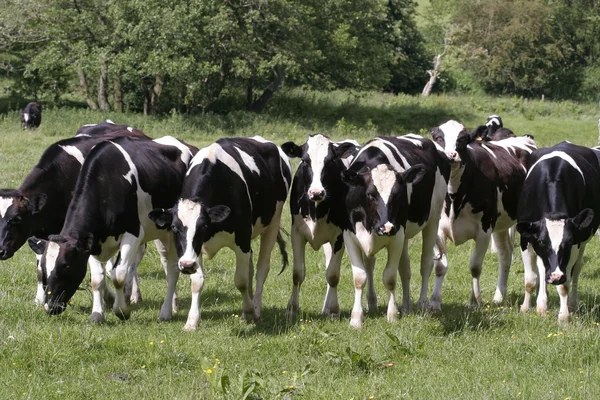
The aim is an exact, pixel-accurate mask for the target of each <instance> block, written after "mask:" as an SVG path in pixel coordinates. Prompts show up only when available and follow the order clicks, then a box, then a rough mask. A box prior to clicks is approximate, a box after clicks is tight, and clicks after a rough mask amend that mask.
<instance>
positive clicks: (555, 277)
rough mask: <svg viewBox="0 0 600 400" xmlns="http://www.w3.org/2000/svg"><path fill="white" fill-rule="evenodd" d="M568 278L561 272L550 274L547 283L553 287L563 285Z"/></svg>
mask: <svg viewBox="0 0 600 400" xmlns="http://www.w3.org/2000/svg"><path fill="white" fill-rule="evenodd" d="M566 280H567V277H566V276H565V274H563V273H562V272H560V271H556V272H553V273H551V274H550V279H547V282H548V283H550V284H552V285H561V284H563V283H565V281H566Z"/></svg>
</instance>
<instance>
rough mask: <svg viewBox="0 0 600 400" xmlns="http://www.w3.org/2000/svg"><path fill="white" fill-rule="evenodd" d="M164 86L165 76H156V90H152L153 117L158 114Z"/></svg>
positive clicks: (151, 106)
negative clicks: (157, 109) (157, 110)
mask: <svg viewBox="0 0 600 400" xmlns="http://www.w3.org/2000/svg"><path fill="white" fill-rule="evenodd" d="M164 85H165V80H164V76H163V75H162V74H156V77H155V79H154V89H152V95H151V97H150V114H152V115H154V114H156V107H157V106H158V102H159V101H160V95H161V94H162V91H163V87H164Z"/></svg>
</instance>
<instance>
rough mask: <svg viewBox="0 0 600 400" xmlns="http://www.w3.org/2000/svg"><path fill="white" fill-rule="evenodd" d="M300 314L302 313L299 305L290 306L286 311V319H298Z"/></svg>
mask: <svg viewBox="0 0 600 400" xmlns="http://www.w3.org/2000/svg"><path fill="white" fill-rule="evenodd" d="M299 312H300V307H298V306H297V305H291V304H288V306H287V308H286V310H285V317H286V318H287V319H296V317H297V316H298V313H299Z"/></svg>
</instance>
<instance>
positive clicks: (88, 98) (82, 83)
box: [79, 69, 98, 111]
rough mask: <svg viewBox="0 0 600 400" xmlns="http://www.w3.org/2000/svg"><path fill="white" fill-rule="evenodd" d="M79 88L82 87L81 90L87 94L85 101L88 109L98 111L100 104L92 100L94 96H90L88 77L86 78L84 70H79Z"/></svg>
mask: <svg viewBox="0 0 600 400" xmlns="http://www.w3.org/2000/svg"><path fill="white" fill-rule="evenodd" d="M79 86H81V89H82V90H83V93H84V94H85V101H86V102H87V105H88V107H89V108H91V109H92V110H93V111H96V110H97V109H98V104H96V102H95V101H94V99H93V98H92V95H91V94H90V88H89V86H88V84H87V77H86V76H85V71H84V70H83V69H80V70H79Z"/></svg>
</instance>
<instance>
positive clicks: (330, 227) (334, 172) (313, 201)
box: [281, 134, 376, 317]
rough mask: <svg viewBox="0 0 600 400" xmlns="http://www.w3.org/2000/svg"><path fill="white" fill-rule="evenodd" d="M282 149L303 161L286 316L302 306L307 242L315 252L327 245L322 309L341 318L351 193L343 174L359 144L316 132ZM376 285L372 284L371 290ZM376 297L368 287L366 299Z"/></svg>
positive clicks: (295, 187) (295, 190) (295, 186)
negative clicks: (341, 281) (342, 267)
mask: <svg viewBox="0 0 600 400" xmlns="http://www.w3.org/2000/svg"><path fill="white" fill-rule="evenodd" d="M281 148H282V149H283V151H284V152H285V153H286V154H287V155H288V156H289V157H292V158H300V159H301V162H300V165H299V166H298V169H297V171H296V174H295V175H294V182H293V183H292V191H291V194H290V211H291V215H292V232H291V240H292V250H293V253H294V273H293V283H294V284H293V287H292V295H291V297H290V300H289V302H288V307H287V313H288V316H290V317H294V316H296V315H297V313H298V310H299V293H300V286H301V285H302V282H304V278H305V275H306V264H305V251H306V250H305V248H306V243H309V244H310V245H311V247H312V248H313V249H314V250H318V249H320V248H321V247H323V251H324V253H325V266H326V268H327V294H326V295H325V302H324V303H323V311H322V313H323V314H324V315H330V316H334V317H335V316H339V314H340V306H339V303H338V296H337V285H338V282H339V279H340V265H341V262H342V256H343V254H344V238H343V229H344V226H346V220H347V216H346V210H345V201H346V194H347V193H348V187H347V186H346V185H345V184H344V183H343V182H342V176H341V172H342V171H343V170H345V169H346V167H347V165H348V164H349V163H350V162H351V161H352V159H353V157H354V156H355V155H356V153H358V149H359V146H358V143H357V142H355V141H350V140H348V141H343V142H333V141H331V140H330V139H329V138H328V137H327V136H325V135H322V134H316V135H310V136H309V138H308V140H307V141H306V143H304V144H303V145H302V146H298V145H296V144H294V143H293V142H287V143H284V144H283V145H282V146H281ZM369 282H370V283H372V282H373V280H372V279H371V280H369ZM372 286H373V285H372V284H370V285H369V287H370V288H372ZM373 296H375V291H374V290H369V292H368V295H367V298H370V299H371V300H370V304H372V303H373V301H375V303H376V299H375V300H372V297H373Z"/></svg>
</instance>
